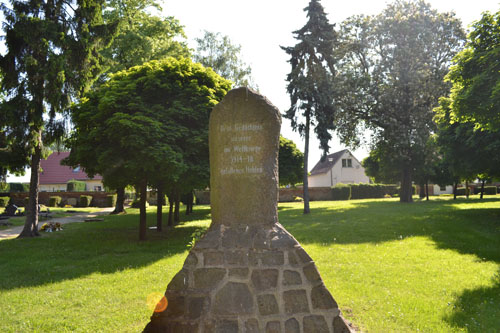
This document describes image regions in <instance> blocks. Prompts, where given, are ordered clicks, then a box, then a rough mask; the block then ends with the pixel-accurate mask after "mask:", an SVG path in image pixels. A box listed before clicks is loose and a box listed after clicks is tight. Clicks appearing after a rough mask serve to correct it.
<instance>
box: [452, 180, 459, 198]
mask: <svg viewBox="0 0 500 333" xmlns="http://www.w3.org/2000/svg"><path fill="white" fill-rule="evenodd" d="M457 187H458V182H455V183H453V200H457Z"/></svg>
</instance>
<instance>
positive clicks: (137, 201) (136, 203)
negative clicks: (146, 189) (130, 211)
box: [130, 199, 149, 208]
mask: <svg viewBox="0 0 500 333" xmlns="http://www.w3.org/2000/svg"><path fill="white" fill-rule="evenodd" d="M139 205H140V201H139V199H135V200H134V201H132V204H131V205H130V207H132V208H139ZM148 207H149V203H148V202H147V201H146V208H148Z"/></svg>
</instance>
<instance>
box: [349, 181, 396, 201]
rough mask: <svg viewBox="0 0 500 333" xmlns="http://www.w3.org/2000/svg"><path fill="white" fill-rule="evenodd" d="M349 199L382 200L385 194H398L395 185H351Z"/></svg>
mask: <svg viewBox="0 0 500 333" xmlns="http://www.w3.org/2000/svg"><path fill="white" fill-rule="evenodd" d="M349 186H350V187H351V199H371V198H383V197H384V196H385V195H386V194H389V195H391V196H392V195H394V194H397V193H398V187H397V186H396V185H384V184H351V185H349Z"/></svg>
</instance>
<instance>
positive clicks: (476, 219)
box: [279, 199, 500, 332]
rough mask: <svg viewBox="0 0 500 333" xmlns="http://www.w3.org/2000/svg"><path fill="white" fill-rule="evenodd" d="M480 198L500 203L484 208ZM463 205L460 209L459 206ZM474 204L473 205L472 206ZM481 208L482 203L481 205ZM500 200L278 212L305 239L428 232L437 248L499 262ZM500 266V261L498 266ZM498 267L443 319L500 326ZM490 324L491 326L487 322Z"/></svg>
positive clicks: (477, 327) (468, 326)
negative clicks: (489, 281) (487, 281)
mask: <svg viewBox="0 0 500 333" xmlns="http://www.w3.org/2000/svg"><path fill="white" fill-rule="evenodd" d="M479 203H498V204H499V205H494V206H495V207H494V208H492V207H491V206H492V205H489V207H484V208H481V206H477V204H479ZM457 204H459V205H460V208H459V207H457V206H458V205H457ZM468 206H470V208H469V207H468ZM478 207H479V208H478ZM496 207H500V200H499V199H484V200H478V199H475V200H474V199H469V200H466V199H459V200H456V201H455V200H434V201H428V202H426V201H419V202H415V203H413V204H401V203H399V202H395V201H360V202H356V201H352V202H349V204H345V203H343V204H338V205H337V206H336V204H335V203H332V206H331V208H330V207H325V206H324V205H323V206H321V205H319V207H317V208H312V209H311V214H309V215H303V214H302V207H300V208H288V209H286V210H282V211H280V216H279V217H280V222H281V223H282V224H283V225H284V226H285V227H286V228H287V229H288V230H289V231H290V232H291V233H292V234H293V235H294V236H295V237H296V238H297V240H298V241H299V242H301V243H302V244H307V243H316V244H318V243H319V244H332V243H334V242H335V243H339V244H359V243H381V242H386V241H394V240H399V239H402V238H406V237H413V236H425V237H428V238H430V239H432V240H433V241H434V242H435V243H436V245H437V247H438V248H441V249H452V250H454V251H457V252H458V253H461V254H472V255H476V256H477V257H478V260H482V261H493V262H495V263H498V264H500V208H496ZM499 267H500V266H499ZM499 305H500V271H499V273H498V274H497V276H496V277H495V278H494V281H492V286H491V287H485V288H478V289H472V290H466V291H464V292H463V293H462V294H461V295H459V296H458V297H457V301H456V303H455V304H454V305H453V306H454V311H453V313H452V314H451V315H449V316H447V317H445V318H444V320H446V321H448V322H449V323H450V324H451V325H452V326H454V327H459V328H461V329H465V330H468V331H477V332H483V331H487V330H488V329H490V330H491V328H492V327H500V318H499V317H498V307H499ZM484 323H487V324H486V325H487V326H484V327H483V325H484Z"/></svg>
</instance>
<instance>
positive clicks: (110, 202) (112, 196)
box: [106, 194, 117, 207]
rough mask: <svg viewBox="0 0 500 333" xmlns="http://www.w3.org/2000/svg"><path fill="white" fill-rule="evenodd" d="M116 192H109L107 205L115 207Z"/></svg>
mask: <svg viewBox="0 0 500 333" xmlns="http://www.w3.org/2000/svg"><path fill="white" fill-rule="evenodd" d="M116 197H117V195H116V194H108V195H107V196H106V207H114V206H116Z"/></svg>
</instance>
